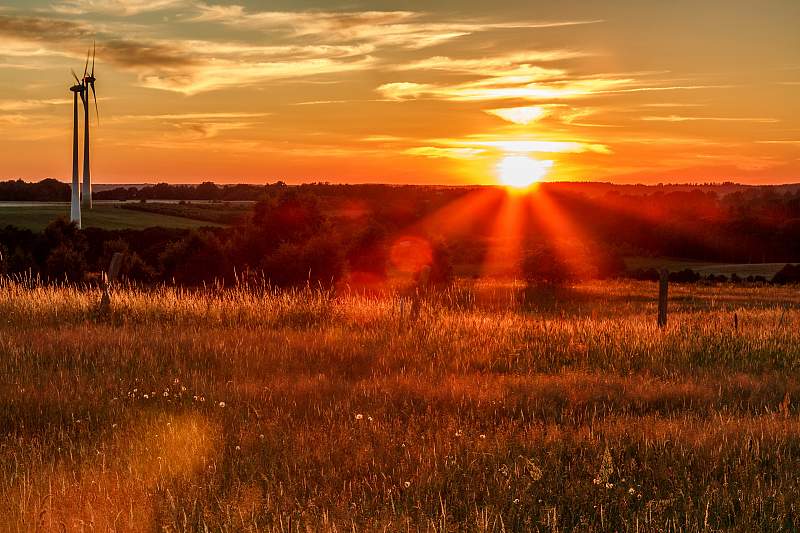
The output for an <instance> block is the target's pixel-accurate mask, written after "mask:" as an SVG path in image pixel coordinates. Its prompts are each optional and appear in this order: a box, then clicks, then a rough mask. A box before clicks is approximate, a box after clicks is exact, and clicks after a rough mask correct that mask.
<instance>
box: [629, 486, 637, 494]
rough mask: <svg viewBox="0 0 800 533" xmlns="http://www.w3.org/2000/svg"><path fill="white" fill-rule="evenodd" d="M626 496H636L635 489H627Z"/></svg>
mask: <svg viewBox="0 0 800 533" xmlns="http://www.w3.org/2000/svg"><path fill="white" fill-rule="evenodd" d="M628 494H630V495H634V494H636V489H634V488H633V487H631V488H629V489H628Z"/></svg>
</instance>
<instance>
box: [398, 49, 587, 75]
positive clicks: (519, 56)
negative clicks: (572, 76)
mask: <svg viewBox="0 0 800 533" xmlns="http://www.w3.org/2000/svg"><path fill="white" fill-rule="evenodd" d="M590 55H593V54H590V53H588V52H583V51H577V50H542V51H528V52H515V53H510V54H504V55H499V56H495V57H482V58H466V59H464V58H461V59H458V58H452V57H448V56H435V57H429V58H425V59H420V60H416V61H410V62H408V63H403V64H400V65H398V66H397V67H395V68H396V70H440V71H447V72H464V73H470V74H480V75H484V76H485V75H503V76H533V75H537V74H552V73H553V72H561V71H553V70H547V69H545V68H542V67H539V66H537V65H536V63H548V62H554V61H563V60H565V59H572V58H576V57H587V56H590Z"/></svg>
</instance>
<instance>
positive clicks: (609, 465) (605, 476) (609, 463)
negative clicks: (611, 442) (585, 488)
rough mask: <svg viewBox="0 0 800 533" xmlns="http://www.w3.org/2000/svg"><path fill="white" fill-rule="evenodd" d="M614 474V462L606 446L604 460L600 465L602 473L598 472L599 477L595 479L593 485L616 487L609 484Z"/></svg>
mask: <svg viewBox="0 0 800 533" xmlns="http://www.w3.org/2000/svg"><path fill="white" fill-rule="evenodd" d="M613 473H614V461H613V460H612V459H611V452H610V451H609V449H608V446H606V449H605V451H604V452H603V459H602V461H601V463H600V471H599V472H597V477H596V478H594V480H593V481H592V483H594V484H595V485H606V488H611V487H613V486H614V485H613V484H611V483H609V480H610V479H611V474H613ZM609 485H611V486H609Z"/></svg>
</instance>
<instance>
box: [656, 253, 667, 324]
mask: <svg viewBox="0 0 800 533" xmlns="http://www.w3.org/2000/svg"><path fill="white" fill-rule="evenodd" d="M668 293H669V271H668V270H667V269H666V268H662V269H661V271H660V272H659V280H658V327H660V328H663V327H665V326H666V325H667V297H668Z"/></svg>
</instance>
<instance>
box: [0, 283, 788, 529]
mask: <svg viewBox="0 0 800 533" xmlns="http://www.w3.org/2000/svg"><path fill="white" fill-rule="evenodd" d="M654 294H655V286H654V285H653V284H648V283H603V284H599V283H598V284H589V285H581V286H577V287H574V288H572V289H571V290H569V291H565V292H563V293H559V294H545V293H535V294H532V293H529V294H527V295H526V294H525V292H524V290H523V289H522V288H520V287H515V286H499V285H478V286H467V285H464V286H460V287H456V288H452V289H450V290H448V291H444V292H441V293H436V294H431V295H429V296H428V298H427V299H426V300H425V302H424V304H423V305H422V309H421V312H420V315H419V317H418V318H416V319H415V318H414V317H413V316H412V313H411V308H412V306H411V302H410V301H409V300H408V299H406V298H402V297H399V296H382V297H366V296H359V295H355V294H349V295H347V294H345V295H341V294H340V295H338V296H337V295H334V294H332V293H328V292H324V291H298V292H293V293H276V292H273V291H270V290H265V289H264V288H261V289H258V290H255V289H244V288H241V289H233V290H225V291H222V290H211V289H209V290H206V291H196V292H191V291H179V290H176V289H172V288H162V289H158V290H151V291H139V290H136V289H124V290H120V291H118V292H117V294H116V295H115V299H114V310H113V314H112V316H111V317H109V318H108V319H105V320H103V321H98V320H96V319H95V317H94V316H93V313H94V309H95V307H96V304H97V301H98V300H99V296H98V294H97V293H96V292H93V291H91V290H88V289H75V288H59V287H49V288H48V287H26V286H24V284H20V283H11V282H5V283H4V284H2V285H0V375H2V376H3V381H2V385H1V386H0V424H2V426H0V429H1V430H2V433H0V529H5V530H9V531H35V530H43V531H62V530H64V529H66V530H67V531H84V530H86V531H88V530H93V531H111V530H115V531H161V530H164V531H186V530H192V531H194V530H198V531H202V530H214V531H217V530H221V531H241V530H251V531H353V530H356V531H374V530H380V531H383V530H387V531H406V530H413V531H418V530H421V531H461V530H473V531H529V530H540V531H545V530H547V531H570V530H576V529H577V530H585V531H597V530H609V531H626V530H628V531H635V530H638V531H699V530H712V529H725V530H736V531H753V530H774V531H777V530H786V529H793V528H796V527H798V526H800V522H798V514H800V503H799V502H800V481H798V477H797V472H798V471H800V416H798V409H797V406H796V404H795V399H796V398H800V374H798V369H800V311H798V307H799V306H800V293H799V292H798V291H797V290H796V289H795V288H766V287H765V288H733V287H705V288H704V287H675V288H673V290H672V293H671V295H672V297H673V300H672V304H671V305H672V311H673V312H672V314H671V315H670V324H669V326H668V328H667V329H666V330H665V331H659V330H658V329H657V328H656V327H655V324H654V323H655V318H654V317H655V302H654V301H653V296H654ZM734 312H735V313H736V314H737V316H738V318H739V329H738V331H737V330H734V328H733V313H734Z"/></svg>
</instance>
